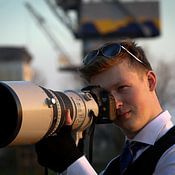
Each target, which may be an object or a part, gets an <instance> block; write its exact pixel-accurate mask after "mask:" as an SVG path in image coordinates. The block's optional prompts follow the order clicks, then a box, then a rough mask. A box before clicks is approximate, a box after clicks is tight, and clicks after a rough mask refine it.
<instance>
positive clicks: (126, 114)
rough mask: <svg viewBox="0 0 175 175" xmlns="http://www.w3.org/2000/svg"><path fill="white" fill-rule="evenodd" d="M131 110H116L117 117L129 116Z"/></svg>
mask: <svg viewBox="0 0 175 175" xmlns="http://www.w3.org/2000/svg"><path fill="white" fill-rule="evenodd" d="M130 112H131V111H124V112H118V113H117V117H119V118H129V116H130V115H129V114H130Z"/></svg>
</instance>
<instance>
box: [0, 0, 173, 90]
mask: <svg viewBox="0 0 175 175" xmlns="http://www.w3.org/2000/svg"><path fill="white" fill-rule="evenodd" d="M25 2H29V3H30V4H31V5H32V6H33V7H34V8H35V9H36V10H37V11H38V12H39V13H40V14H41V15H42V16H43V17H44V18H45V20H46V22H47V26H48V29H49V30H51V32H52V33H53V34H54V36H55V38H56V40H57V41H59V43H60V44H61V46H63V47H64V49H65V51H66V53H67V54H68V55H69V56H70V59H71V61H72V62H73V63H74V64H79V63H80V60H81V48H82V43H81V41H80V40H77V39H75V38H74V36H73V35H72V34H71V33H70V32H69V30H68V29H67V28H66V27H65V26H64V25H63V24H62V23H61V22H60V21H59V20H58V19H57V18H56V17H55V16H54V14H53V13H52V12H51V10H50V9H49V7H48V6H47V4H46V2H45V0H30V1H29V0H28V1H27V0H16V1H14V0H0V25H1V27H0V46H22V47H23V46H24V47H26V48H27V50H28V51H29V52H30V53H31V54H32V56H33V60H32V63H31V66H32V67H33V68H34V69H37V70H38V71H39V72H40V74H41V75H42V78H43V79H44V80H45V84H44V86H45V87H47V88H50V89H53V90H65V89H76V88H78V87H79V86H80V84H81V83H80V82H79V80H77V78H76V76H75V75H72V73H70V72H61V71H59V70H58V66H59V64H58V57H59V56H60V52H59V50H56V49H55V48H54V47H53V45H52V43H51V42H50V40H48V38H47V36H46V35H45V34H44V32H43V31H42V29H41V27H40V26H39V25H37V23H36V20H35V19H34V18H33V17H32V16H31V14H30V13H29V11H28V10H27V8H26V7H25V5H24V4H25ZM174 8H175V1H174V0H160V18H161V36H159V37H156V38H152V39H148V38H145V39H138V40H136V41H137V42H138V43H139V44H140V45H141V46H143V47H146V49H147V50H149V55H152V57H154V59H156V60H157V61H158V60H159V59H164V60H167V61H171V60H173V59H175V48H174V45H175V44H174V40H175V10H174ZM156 60H155V61H156ZM41 83H42V81H41ZM38 84H40V82H39V83H38ZM41 85H42V84H41Z"/></svg>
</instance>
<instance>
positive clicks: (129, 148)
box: [120, 141, 147, 175]
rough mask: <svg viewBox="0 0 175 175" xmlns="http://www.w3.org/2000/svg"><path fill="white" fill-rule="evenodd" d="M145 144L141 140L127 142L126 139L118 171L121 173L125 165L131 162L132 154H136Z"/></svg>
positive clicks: (125, 167)
mask: <svg viewBox="0 0 175 175" xmlns="http://www.w3.org/2000/svg"><path fill="white" fill-rule="evenodd" d="M146 145H147V144H145V143H141V142H135V141H133V142H129V141H127V142H126V144H125V147H124V149H123V152H122V154H121V156H120V172H121V175H122V174H123V173H124V171H125V170H126V169H127V167H128V166H129V165H130V164H131V163H132V161H133V158H134V156H135V155H136V153H137V151H138V150H139V149H141V148H143V147H145V146H146Z"/></svg>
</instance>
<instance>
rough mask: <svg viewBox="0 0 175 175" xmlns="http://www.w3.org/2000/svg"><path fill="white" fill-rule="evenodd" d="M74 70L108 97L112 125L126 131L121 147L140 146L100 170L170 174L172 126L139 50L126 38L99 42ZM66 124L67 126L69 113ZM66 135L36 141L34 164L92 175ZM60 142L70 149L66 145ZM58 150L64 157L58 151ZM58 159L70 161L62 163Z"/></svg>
mask: <svg viewBox="0 0 175 175" xmlns="http://www.w3.org/2000/svg"><path fill="white" fill-rule="evenodd" d="M80 72H81V73H82V75H83V76H84V78H85V79H86V80H88V82H89V84H90V85H100V86H101V87H102V88H105V89H106V90H107V91H108V92H110V93H111V94H112V95H113V96H114V98H115V102H116V119H115V121H114V123H115V124H116V125H117V126H118V127H120V128H121V130H122V131H123V133H124V134H125V135H126V140H127V141H126V143H127V144H126V145H134V144H135V143H136V144H135V145H139V144H140V145H141V146H139V147H140V149H138V148H137V149H138V150H137V152H136V151H135V152H134V151H133V150H132V148H131V146H130V147H129V151H128V152H127V156H128V155H130V152H131V156H132V158H131V156H130V162H129V163H128V158H126V157H124V155H125V154H126V153H125V152H123V153H122V154H121V156H119V157H117V158H114V159H113V160H112V161H111V162H110V163H109V164H108V165H107V167H106V168H105V169H104V171H103V172H102V173H101V174H104V175H113V174H118V175H119V174H121V175H141V174H142V175H143V174H145V175H149V174H150V175H151V174H154V175H172V174H173V173H174V172H175V136H174V135H175V134H174V133H175V132H174V130H175V129H174V128H173V123H172V121H171V116H170V114H169V112H168V111H164V110H163V109H162V107H161V105H160V102H159V100H158V97H157V93H156V85H157V78H156V75H155V73H154V71H153V70H152V68H151V65H150V63H149V62H148V60H147V58H146V56H145V54H144V51H143V50H142V48H141V47H139V46H137V45H136V44H135V43H134V42H132V41H130V40H123V41H120V42H117V43H115V42H114V43H108V44H105V45H104V46H102V47H100V48H99V49H97V50H94V51H91V52H90V53H88V54H87V56H86V57H85V58H84V60H83V66H82V68H81V69H80ZM66 124H67V125H70V124H71V121H70V115H69V113H67V122H66ZM65 133H67V136H65ZM69 133H70V132H66V131H63V134H62V132H61V133H59V134H58V135H59V136H58V138H56V139H52V141H50V138H48V140H43V141H41V143H38V144H37V145H36V150H37V154H38V161H39V163H40V164H41V165H43V166H47V167H49V168H50V169H52V170H54V171H59V172H65V170H66V169H67V174H70V175H78V174H81V175H95V174H96V172H95V171H94V169H93V168H92V167H91V165H90V164H89V162H88V161H87V159H86V158H85V156H83V154H82V153H80V152H79V150H78V149H77V148H76V146H75V144H74V141H73V140H72V142H71V144H70V142H69V141H70V140H71V137H70V134H69ZM60 135H61V136H60ZM66 138H67V139H66ZM68 138H70V139H68ZM58 140H59V141H58ZM66 140H69V141H68V142H67V145H71V146H70V147H71V148H66V146H65V145H66V144H65V142H66ZM138 142H139V144H138ZM133 143H134V144H133ZM48 145H52V146H50V147H49V146H48ZM53 145H55V147H54V149H53ZM61 145H64V146H61ZM56 146H57V147H56ZM61 147H63V148H61ZM133 147H134V146H133ZM135 147H136V146H135ZM137 147H138V146H137ZM126 148H127V150H128V147H126ZM59 149H61V150H59ZM70 150H71V151H70ZM60 152H61V153H63V152H67V153H68V155H67V154H61V155H60ZM44 153H45V154H46V153H47V154H46V155H44ZM151 156H152V157H151ZM64 158H65V159H67V160H68V159H69V160H70V161H67V160H66V161H63V162H62V161H61V159H62V160H63V159H64ZM123 160H124V161H123ZM63 167H64V168H63Z"/></svg>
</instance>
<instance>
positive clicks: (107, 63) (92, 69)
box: [79, 40, 152, 81]
mask: <svg viewBox="0 0 175 175" xmlns="http://www.w3.org/2000/svg"><path fill="white" fill-rule="evenodd" d="M112 43H118V44H120V45H121V46H124V47H125V48H126V49H127V50H128V51H130V52H131V53H132V54H133V55H135V56H136V57H137V58H138V59H139V60H141V61H142V62H143V64H142V63H140V62H138V61H137V60H135V58H133V56H131V55H130V54H129V53H127V51H125V50H124V49H121V52H120V53H119V54H118V55H116V56H114V57H113V58H110V59H106V58H105V57H104V56H98V59H96V60H95V61H93V62H92V63H91V64H87V65H84V64H83V65H82V66H81V67H80V69H79V71H80V73H81V76H82V77H83V78H85V79H86V80H88V81H89V80H90V79H91V77H92V76H94V75H96V74H98V73H100V72H103V71H105V70H107V69H109V68H110V67H112V66H114V65H117V64H119V63H121V62H122V61H124V60H127V61H128V65H129V66H130V67H131V68H133V69H135V70H136V71H147V70H152V67H151V65H150V63H149V61H148V59H147V58H146V55H145V53H144V51H143V49H142V48H141V47H140V46H137V44H136V43H135V42H134V41H131V40H120V41H118V42H112ZM101 47H103V46H101ZM101 47H100V48H101Z"/></svg>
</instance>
